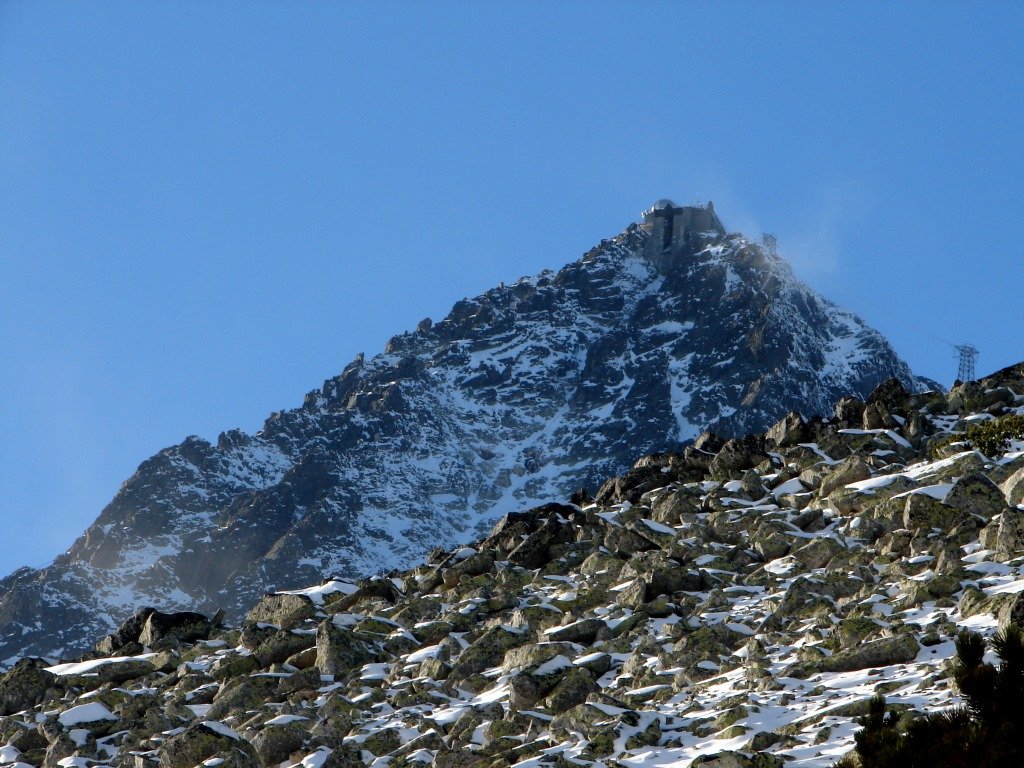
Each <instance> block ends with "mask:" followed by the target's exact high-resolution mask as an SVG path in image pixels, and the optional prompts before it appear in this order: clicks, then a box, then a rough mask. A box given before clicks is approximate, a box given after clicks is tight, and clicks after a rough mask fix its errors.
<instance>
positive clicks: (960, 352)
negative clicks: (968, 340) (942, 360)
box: [953, 344, 978, 381]
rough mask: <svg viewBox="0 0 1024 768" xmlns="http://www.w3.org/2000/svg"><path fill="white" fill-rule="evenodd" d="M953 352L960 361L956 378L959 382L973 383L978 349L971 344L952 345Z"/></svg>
mask: <svg viewBox="0 0 1024 768" xmlns="http://www.w3.org/2000/svg"><path fill="white" fill-rule="evenodd" d="M953 351H954V353H955V354H956V356H957V358H958V359H959V360H960V370H959V371H958V372H957V374H956V377H957V379H959V380H960V381H974V361H975V360H977V359H978V348H977V347H975V346H974V345H973V344H960V345H959V346H957V345H955V344H954V345H953Z"/></svg>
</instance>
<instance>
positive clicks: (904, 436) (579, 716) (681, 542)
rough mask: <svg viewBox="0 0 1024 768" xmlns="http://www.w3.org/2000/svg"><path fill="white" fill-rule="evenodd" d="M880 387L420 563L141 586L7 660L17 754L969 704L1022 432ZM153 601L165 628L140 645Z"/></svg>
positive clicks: (604, 734)
mask: <svg viewBox="0 0 1024 768" xmlns="http://www.w3.org/2000/svg"><path fill="white" fill-rule="evenodd" d="M978 384H979V387H980V388H981V389H983V390H986V391H987V390H1000V389H1002V390H1005V393H1006V396H1005V397H1003V398H1001V399H1000V404H999V405H997V406H991V405H990V406H988V407H987V408H986V414H987V416H988V417H995V418H1001V417H1005V416H1010V415H1013V414H1016V413H1024V366H1021V367H1018V368H1016V369H1013V370H1010V371H1006V372H1001V373H1000V374H999V375H997V376H995V377H992V378H989V379H985V380H982V381H981V382H979V383H978ZM880 391H881V392H882V393H885V392H888V393H889V396H886V398H885V403H884V408H885V411H886V414H887V417H888V418H891V419H892V423H893V426H892V427H878V428H874V429H868V428H864V427H863V426H856V427H851V426H848V425H849V421H848V418H849V413H850V411H851V409H850V408H849V407H848V406H849V405H850V404H849V403H846V404H844V405H843V407H842V408H841V409H839V411H840V412H841V414H842V415H841V416H840V415H837V416H836V417H835V418H828V419H823V418H820V417H807V418H805V417H800V418H799V420H798V419H796V418H794V417H793V416H792V415H788V416H784V417H783V418H782V420H781V421H780V424H781V426H779V424H776V425H773V426H772V427H771V428H770V429H768V430H767V432H765V433H760V434H755V435H749V436H747V437H746V438H744V439H742V440H741V441H739V443H737V442H735V441H722V440H712V439H710V438H703V439H701V440H700V441H698V443H697V444H698V445H700V446H701V448H699V449H698V450H700V451H702V453H701V454H699V455H698V454H694V453H693V452H686V451H684V452H682V453H660V454H654V455H649V456H644V457H642V458H640V459H639V460H638V461H636V462H635V463H634V464H633V467H632V468H630V469H629V470H628V471H626V472H624V473H623V474H621V475H619V476H617V477H616V478H613V479H612V480H610V481H608V482H606V483H604V484H603V486H602V487H603V488H604V489H606V490H605V492H604V493H601V494H598V496H603V497H604V499H605V500H604V501H600V502H598V501H596V500H595V501H593V502H586V501H584V502H583V503H582V504H581V505H575V504H566V503H562V502H561V501H559V500H557V499H556V500H551V501H550V502H549V503H548V504H545V505H542V506H539V507H535V508H533V509H528V510H523V511H518V512H515V513H511V514H509V515H507V516H504V517H503V518H502V519H501V520H500V521H499V522H498V523H497V524H496V525H495V526H494V527H493V528H492V529H491V530H490V531H489V532H488V533H487V535H485V536H481V537H479V538H478V539H477V540H476V541H474V542H472V543H471V544H470V545H469V546H457V547H453V548H450V549H437V550H434V551H432V552H431V553H430V556H429V558H428V559H427V561H426V562H421V563H420V564H419V565H417V566H416V567H415V568H412V569H409V570H405V571H395V572H392V573H390V574H388V575H387V576H384V577H373V578H366V579H362V580H359V581H358V582H357V583H348V582H344V581H340V580H331V581H327V582H325V583H321V584H320V585H318V586H314V587H307V588H305V589H301V590H294V591H290V592H287V593H275V594H270V595H264V596H263V597H261V598H260V599H259V600H258V601H257V602H256V603H255V605H254V606H252V607H251V608H250V610H249V611H248V613H247V614H246V615H245V617H244V618H243V619H242V620H241V622H240V624H235V625H232V624H231V623H230V622H228V623H227V624H225V623H223V622H219V621H215V620H206V619H205V617H200V616H197V615H196V614H195V613H192V612H182V613H176V614H162V613H157V612H154V611H153V610H152V609H142V610H139V611H137V612H135V613H134V614H132V615H130V616H129V618H128V619H126V620H125V622H124V623H123V624H122V625H121V626H120V627H118V628H116V629H115V630H114V631H113V632H111V633H109V634H108V635H107V637H106V638H104V644H105V645H106V646H107V647H108V648H109V650H107V651H104V652H103V653H90V654H88V658H83V659H82V660H80V661H75V662H68V663H63V664H51V663H50V662H46V661H43V660H39V659H25V660H22V661H20V662H19V663H18V664H17V665H16V666H15V668H14V669H12V670H11V671H10V672H8V673H7V674H6V675H4V676H2V677H0V759H2V760H3V762H4V764H5V765H10V764H19V765H29V766H33V767H34V768H53V767H54V766H57V765H58V763H61V762H63V764H64V765H86V764H88V765H90V766H96V767H97V768H124V766H127V765H133V766H138V768H195V766H208V767H209V766H224V765H226V766H228V768H259V767H263V768H271V766H280V767H281V768H316V766H323V767H325V768H355V767H356V766H385V765H387V766H389V767H390V768H413V766H438V767H443V766H446V767H447V768H510V766H515V765H519V766H527V765H529V766H536V768H544V767H545V766H549V767H550V768H566V766H569V765H572V766H589V767H590V768H604V767H606V766H615V765H644V766H646V767H647V768H677V767H678V766H690V765H693V766H698V765H699V766H705V767H706V768H784V766H787V765H792V766H794V767H795V766H804V765H807V766H815V767H816V768H818V767H820V768H824V767H825V766H828V765H832V764H834V763H835V761H836V759H837V758H838V757H839V756H840V755H841V754H842V753H843V752H844V751H847V750H849V749H850V748H851V747H852V745H853V734H854V732H855V730H856V724H855V722H854V718H856V717H858V716H859V715H862V714H864V713H865V711H866V704H867V702H868V700H869V699H870V697H872V696H873V695H874V694H876V693H883V694H885V695H886V696H887V697H888V699H889V701H890V703H891V704H893V706H894V707H898V708H901V709H902V708H914V709H916V710H918V711H923V712H936V711H940V710H942V709H944V708H946V707H950V706H952V705H954V704H956V703H958V697H957V695H956V691H955V690H954V688H953V685H952V684H951V680H950V679H949V674H950V669H951V661H952V657H953V655H954V653H955V644H956V643H955V638H956V637H957V635H958V633H959V631H960V630H961V629H962V628H964V627H971V628H972V629H973V630H975V631H979V632H982V633H983V634H985V635H987V636H989V637H991V636H992V635H993V634H994V633H995V632H996V630H997V628H998V627H1000V626H1006V625H1009V624H1017V625H1024V568H1022V566H1021V562H1022V559H1024V558H1022V556H1024V541H1022V540H1021V539H1020V538H1019V537H1015V536H1009V535H1008V534H1005V533H1004V528H1006V529H1013V530H1016V528H1017V522H1016V521H1015V519H1012V518H1015V516H1017V515H1018V514H1019V513H1020V512H1022V511H1024V509H1022V508H1021V507H1010V506H1009V505H1008V503H1007V501H1006V499H1005V497H1004V496H1002V495H1001V494H1002V493H1003V491H998V492H999V494H1000V496H999V497H998V498H997V497H995V496H994V495H993V491H992V489H993V488H997V489H998V487H999V486H998V485H996V484H997V483H1000V482H1002V481H1003V480H1004V479H1005V478H1008V477H1011V476H1013V475H1014V473H1015V472H1017V471H1019V469H1020V468H1021V467H1022V466H1024V451H1021V450H1019V448H1024V445H1020V446H1018V447H1017V448H1015V449H1014V450H1010V451H1008V452H1006V453H1004V454H1002V455H999V456H995V457H988V458H984V457H980V458H979V456H980V454H978V453H977V452H976V451H975V450H973V449H972V446H971V445H970V444H967V443H965V442H964V441H963V438H964V437H965V436H966V435H965V434H964V433H963V432H964V428H965V427H966V426H967V425H969V424H970V423H972V422H974V421H976V420H977V419H978V418H979V417H980V414H976V413H971V412H970V411H968V410H963V409H961V405H960V404H959V401H958V400H957V398H956V397H946V396H944V395H942V394H939V393H935V392H929V393H922V394H910V393H907V392H905V391H902V392H899V391H897V392H894V391H893V386H892V382H887V383H885V385H884V386H883V387H882V388H881V390H880ZM878 394H879V393H878V391H876V393H875V396H873V397H872V398H869V404H870V403H871V402H875V403H877V402H880V398H879V397H878ZM853 410H854V411H855V412H860V413H861V414H862V416H864V417H865V418H866V417H867V414H868V412H869V409H868V407H865V408H864V409H859V411H858V409H853ZM877 412H878V409H875V415H874V416H871V417H870V418H875V417H876V416H877ZM798 421H799V424H800V427H799V430H800V431H801V432H802V433H803V435H804V441H801V442H796V443H793V442H792V440H791V439H790V438H791V436H792V432H793V430H794V429H797V426H796V425H797V423H798ZM861 424H862V423H861ZM739 444H742V445H745V446H747V449H744V450H739V448H738V447H737V446H738V445H739ZM716 446H717V448H716ZM762 451H763V453H762ZM704 453H710V454H711V455H710V458H709V457H708V456H706V455H704ZM740 456H746V457H747V458H746V459H744V460H742V461H741V460H739V458H738V457H740ZM755 460H756V464H754V466H745V465H746V464H748V463H749V462H750V461H755ZM712 467H714V469H712ZM851 468H854V469H851ZM655 469H656V470H657V472H656V473H654V472H652V470H655ZM865 475H866V476H865ZM655 478H656V479H655ZM803 478H807V479H808V480H812V479H813V478H817V482H816V485H817V487H816V488H815V487H813V486H814V485H815V483H813V482H809V483H807V484H805V483H804V479H803ZM826 481H827V482H826ZM922 499H924V500H926V501H923V502H922V501H921V500H922ZM1008 518H1011V520H1010V522H1005V521H1006V520H1007V519H1008ZM1004 523H1005V524H1004ZM989 540H992V541H996V540H998V541H999V542H1000V547H999V548H990V547H985V546H984V542H985V541H989ZM147 627H150V628H152V627H159V628H161V632H160V634H159V638H158V639H157V640H156V642H157V643H158V644H159V645H161V646H162V648H163V650H161V651H159V652H157V653H149V652H148V650H147V649H146V648H143V647H142V645H141V641H142V640H144V639H145V638H144V637H143V636H144V634H145V632H146V631H147V630H146V628H147ZM206 635H208V636H206ZM132 649H134V650H132ZM911 720H912V718H910V717H908V721H911ZM767 729H771V730H767Z"/></svg>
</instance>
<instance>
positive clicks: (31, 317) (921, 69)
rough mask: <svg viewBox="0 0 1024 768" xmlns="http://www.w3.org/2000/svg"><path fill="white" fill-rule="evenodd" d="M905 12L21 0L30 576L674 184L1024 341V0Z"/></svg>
mask: <svg viewBox="0 0 1024 768" xmlns="http://www.w3.org/2000/svg"><path fill="white" fill-rule="evenodd" d="M894 5H895V4H889V3H857V4H852V5H851V4H841V3H817V2H813V3H812V2H800V3H790V4H786V3H761V2H750V3H694V4H685V3H677V2H673V3H655V2H647V3H631V4H627V3H600V2H597V3H595V2H578V3H565V2H547V1H546V2H543V3H541V2H536V3H497V2H494V3H478V2H466V3H438V2H434V3H423V2H412V1H411V0H410V1H409V2H406V3H394V4H389V3H333V4H332V3H301V2H280V3H259V2H256V3H253V2H244V3H243V2H237V3H234V2H211V1H210V0H204V2H201V3H189V2H180V1H179V2H145V3H139V2H125V3H110V2H91V3H71V2H60V3H49V2H42V1H41V0H25V1H23V2H10V1H8V2H0V353H2V368H0V435H2V437H0V525H2V531H3V534H2V537H0V571H3V572H4V573H6V572H9V571H10V570H12V569H13V568H14V567H16V566H19V565H22V564H31V565H42V564H44V563H46V562H48V561H49V560H50V559H52V557H53V556H55V555H56V554H57V553H59V552H60V551H63V550H64V549H65V548H67V547H68V546H69V545H70V544H71V542H72V541H73V540H74V539H75V538H76V537H77V536H78V534H79V533H80V532H81V531H82V530H83V529H84V528H85V526H86V525H87V524H88V523H89V522H91V521H92V520H93V519H94V518H95V516H96V515H97V513H98V512H99V511H100V509H101V508H102V507H103V505H104V504H106V503H107V502H108V501H109V500H110V498H111V497H112V496H113V495H114V493H115V492H116V491H117V488H118V486H119V484H120V483H121V482H122V481H123V480H125V479H126V478H127V477H129V476H130V475H131V473H132V472H133V471H134V469H135V467H136V466H137V465H138V464H139V462H141V461H142V460H143V459H145V458H146V457H148V456H150V455H151V454H153V453H155V452H156V451H157V450H159V449H160V448H163V447H165V446H167V445H171V444H174V443H177V442H179V441H180V440H181V439H182V438H184V437H185V436H186V435H189V434H199V435H202V436H204V437H206V438H208V439H215V438H216V436H217V434H218V433H219V432H220V431H222V430H224V429H227V428H231V427H236V426H240V427H242V428H243V429H246V430H250V431H251V430H255V429H258V428H259V426H260V425H261V423H262V421H263V419H264V418H265V417H266V416H267V415H268V414H269V413H270V412H272V411H275V410H279V409H283V408H289V407H295V406H297V405H299V404H300V403H301V401H302V396H303V394H304V393H305V392H306V391H308V390H310V389H313V388H314V387H317V386H319V385H320V384H321V382H322V381H323V380H324V379H325V378H327V377H330V376H332V375H334V374H336V373H338V372H339V371H340V370H341V368H342V367H343V366H344V365H345V364H346V363H347V362H348V361H349V360H350V359H351V358H352V357H353V356H354V355H355V354H356V353H357V352H360V351H365V352H366V353H367V354H368V355H371V354H374V353H376V352H379V351H380V350H381V349H382V347H383V345H384V343H385V341H386V339H387V338H388V337H389V336H391V335H393V334H395V333H398V332H401V331H403V330H406V329H410V328H412V327H413V326H414V325H415V324H416V322H418V321H419V320H420V319H421V318H423V317H425V316H431V317H433V318H435V319H436V318H439V317H441V316H443V315H444V314H445V313H446V311H447V310H448V308H449V307H450V306H451V305H452V304H453V303H454V302H455V301H456V300H458V299H460V298H462V297H464V296H471V295H475V294H477V293H479V292H481V291H483V290H485V289H487V288H489V287H492V286H494V285H496V284H497V283H498V282H499V281H502V280H504V281H512V280H514V279H515V278H517V277H519V276H520V275H524V274H532V273H535V272H537V271H539V270H541V269H543V268H554V269H557V268H558V267H560V266H562V265H563V264H564V263H566V262H568V261H571V260H573V259H576V258H578V257H579V256H580V255H581V254H582V253H583V252H584V251H585V250H586V249H588V248H589V247H590V246H591V245H593V244H595V243H596V242H598V241H599V240H600V239H601V238H603V237H609V236H611V235H614V234H615V233H617V232H618V231H620V230H621V229H622V228H623V227H625V226H626V225H627V224H628V223H629V222H630V221H631V220H633V219H635V218H637V215H638V212H639V211H640V210H641V209H642V208H643V207H645V206H646V205H647V204H649V203H650V202H652V201H654V200H655V199H657V198H660V197H672V198H675V199H676V200H677V201H679V202H690V201H693V200H697V199H699V200H707V199H712V200H714V201H715V207H716V209H717V210H718V212H719V214H720V215H721V217H722V218H723V220H724V221H725V223H726V226H727V227H728V228H730V229H732V230H738V231H744V232H746V233H748V234H752V235H759V234H760V232H761V231H764V230H767V231H770V232H774V233H775V234H776V235H777V236H778V238H779V249H780V252H781V253H782V254H783V255H785V256H788V257H789V258H790V259H791V261H792V262H793V263H794V266H795V269H796V271H797V274H798V275H800V276H801V277H802V278H803V279H804V280H805V281H807V282H808V283H810V284H811V285H812V286H814V287H816V288H818V289H819V290H820V291H821V292H822V293H824V294H825V295H827V296H829V297H831V298H833V299H834V300H836V301H838V302H839V303H841V304H844V305H846V306H848V307H849V308H851V309H854V310H855V311H857V312H859V313H860V314H861V315H862V316H863V317H864V318H865V319H866V320H868V321H869V322H870V323H872V324H873V325H874V326H875V327H877V328H879V329H880V330H881V331H883V332H884V333H885V334H886V335H887V336H888V337H889V338H890V339H891V341H892V342H893V344H894V346H895V347H896V349H897V351H898V352H899V353H900V354H901V355H902V356H903V357H904V358H905V359H906V360H907V361H908V362H909V363H910V364H911V365H912V367H913V368H914V369H915V370H916V371H917V372H919V373H922V374H926V375H929V376H932V377H934V378H936V379H938V380H940V381H942V382H944V383H949V382H950V381H951V380H952V378H953V377H954V375H955V372H956V368H955V362H954V360H953V358H952V352H951V350H950V348H949V346H947V345H946V344H944V343H943V342H944V341H953V342H959V341H961V340H966V341H971V342H974V343H975V344H976V345H978V347H980V349H981V358H980V360H979V369H980V370H981V371H989V370H993V369H996V368H998V367H1002V366H1004V365H1008V364H1010V363H1014V362H1017V361H1019V360H1021V359H1024V344H1022V342H1021V331H1022V328H1024V309H1022V307H1024V302H1022V288H1024V266H1022V264H1024V260H1022V255H1024V254H1022V243H1024V214H1022V199H1021V190H1022V182H1024V139H1022V137H1024V125H1022V122H1024V42H1022V41H1024V5H1022V4H1021V3H1011V2H1005V3H981V2H964V3H961V4H958V5H954V4H941V3H939V4H936V3H903V4H899V5H898V6H897V7H893V6H894ZM864 298H867V299H868V300H869V301H870V302H871V303H870V304H866V303H864V301H863V299H864Z"/></svg>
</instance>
